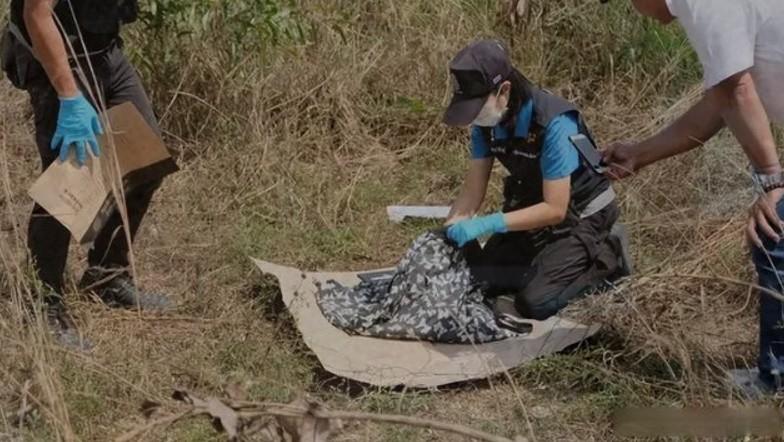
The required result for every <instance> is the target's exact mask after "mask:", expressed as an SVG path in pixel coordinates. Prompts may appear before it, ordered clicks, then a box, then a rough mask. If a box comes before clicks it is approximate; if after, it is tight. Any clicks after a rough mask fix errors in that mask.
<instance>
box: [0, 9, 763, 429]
mask: <svg viewBox="0 0 784 442" xmlns="http://www.w3.org/2000/svg"><path fill="white" fill-rule="evenodd" d="M532 3H533V4H532V6H531V11H530V14H529V15H528V19H527V21H526V22H525V23H523V24H522V25H520V26H519V27H518V28H516V29H513V28H512V27H510V26H509V24H508V23H507V22H506V19H505V17H504V16H503V14H501V12H500V11H501V6H497V5H496V3H495V2H490V1H480V0H471V1H469V0H436V1H431V2H416V1H392V0H382V1H374V2H365V1H341V2H329V1H321V0H319V1H311V2H307V8H305V7H304V5H305V4H306V3H305V2H303V3H302V5H300V6H301V8H300V10H301V12H302V14H303V20H306V21H307V22H308V23H311V24H312V34H311V35H310V37H309V38H308V40H307V41H305V42H302V43H298V44H293V43H292V44H286V45H283V46H279V47H270V48H268V49H267V50H266V51H265V52H263V53H259V54H253V53H249V54H247V56H246V57H244V58H242V59H241V60H240V61H239V62H237V63H235V64H228V63H227V58H226V57H224V56H223V53H222V52H221V50H220V48H221V46H220V44H221V40H220V38H218V36H213V37H214V39H197V40H188V39H183V40H182V48H181V50H180V51H179V52H175V55H176V56H177V57H178V58H176V59H174V60H170V61H168V62H167V63H169V64H167V66H165V68H166V69H164V66H161V67H159V69H160V71H156V67H155V66H156V64H155V60H149V59H144V57H145V54H144V53H139V52H137V51H134V52H133V53H134V54H135V56H136V58H137V62H139V66H142V67H143V68H142V72H143V74H144V76H145V78H148V79H151V80H150V81H148V85H149V86H150V90H151V94H152V96H153V97H154V101H155V104H156V109H157V111H158V112H159V115H160V116H161V120H162V124H163V127H164V128H165V130H166V134H167V142H168V143H169V144H170V145H171V146H173V147H175V148H176V149H177V150H178V151H179V152H180V155H179V156H180V158H179V162H180V165H181V167H182V171H181V172H180V173H178V174H177V175H176V176H173V177H171V179H169V180H168V181H167V183H166V185H165V186H164V188H163V189H162V190H161V191H160V193H159V194H158V195H157V197H156V199H155V202H154V205H153V208H152V210H151V212H150V214H149V215H148V218H147V219H146V221H145V224H144V225H143V228H142V232H141V234H140V235H139V241H138V243H137V245H136V248H135V253H136V263H137V268H138V277H139V279H140V281H141V282H142V284H143V285H145V286H147V287H150V288H154V289H160V290H163V291H166V292H167V293H170V294H171V295H172V296H173V297H174V299H176V300H177V302H178V303H179V305H180V307H179V309H178V310H177V312H176V313H175V314H171V315H165V316H155V315H147V314H145V315H142V316H138V315H137V314H135V313H126V312H117V311H111V310H108V309H106V308H104V307H103V306H100V305H96V304H95V303H93V302H91V301H90V300H89V299H85V298H84V297H83V296H81V295H79V294H78V293H76V292H75V291H74V293H71V294H69V297H68V301H69V303H70V304H71V306H72V307H73V308H74V310H75V312H76V314H77V316H78V318H79V320H80V323H81V324H82V329H83V331H84V333H85V334H86V335H88V336H89V337H90V338H91V339H93V340H94V341H95V343H96V344H97V345H96V350H95V351H94V352H93V353H92V354H90V355H78V354H71V353H66V352H63V351H62V350H61V349H59V348H57V347H54V346H52V345H51V343H50V342H49V341H48V340H47V338H46V336H45V334H43V333H42V331H41V328H40V327H37V326H28V325H26V324H27V323H28V322H29V321H28V320H26V319H25V317H24V313H23V310H22V309H20V307H19V306H20V305H21V303H22V300H23V299H24V298H29V297H33V296H34V293H35V290H34V285H35V283H34V281H33V280H32V279H31V277H30V275H31V272H30V271H29V269H27V268H26V266H25V264H24V263H25V251H24V230H25V226H26V216H27V213H28V211H29V209H30V201H29V200H28V198H27V197H26V195H25V189H26V188H27V187H28V186H29V185H30V184H31V182H32V180H33V179H34V178H35V176H36V174H37V170H38V159H37V156H36V150H35V147H34V145H33V143H32V137H31V136H30V135H29V134H30V129H31V127H30V115H29V114H28V111H27V108H28V106H27V103H26V100H25V97H24V95H23V94H21V93H19V92H18V91H13V90H11V89H10V85H8V84H7V83H5V82H4V83H2V84H0V97H2V99H1V100H0V125H1V126H0V159H1V160H2V161H1V164H0V184H2V191H0V195H2V197H1V198H0V211H1V212H2V215H0V225H2V226H3V231H2V233H0V235H1V236H0V256H2V265H0V291H1V292H2V293H3V294H4V295H5V296H4V298H5V300H4V301H3V302H2V303H0V349H1V350H2V357H0V376H2V380H3V382H2V383H0V440H3V439H4V438H6V437H7V438H10V439H12V440H13V439H14V438H17V437H18V438H21V439H27V440H53V439H65V440H74V439H80V440H101V441H102V440H107V439H109V438H111V437H112V436H116V435H118V434H120V433H122V432H123V431H125V430H127V429H129V428H131V427H132V426H134V425H135V424H137V423H138V422H140V421H141V420H142V418H141V416H140V415H139V413H138V411H137V410H138V407H139V405H140V404H141V403H142V401H143V400H145V399H151V400H157V401H162V402H164V403H168V402H167V395H168V394H169V392H170V391H171V389H172V387H174V386H180V387H184V388H188V389H191V390H194V391H199V392H202V393H205V394H207V393H212V394H219V393H220V391H221V389H222V388H224V387H225V386H226V385H228V384H230V383H235V382H237V383H242V384H244V385H245V388H246V389H247V390H248V392H249V395H250V399H253V400H269V401H286V400H290V399H293V398H294V397H296V396H298V395H300V394H302V393H305V392H306V393H308V394H311V395H313V396H316V397H318V398H320V399H321V400H324V401H326V402H327V403H329V404H330V405H332V406H335V407H338V408H348V409H356V410H365V411H386V412H395V413H405V414H416V415H422V416H427V417H433V418H442V419H446V420H452V421H457V422H461V423H464V424H468V425H472V426H476V427H479V428H482V429H484V430H486V431H493V432H497V433H499V434H505V435H511V434H514V433H519V434H524V435H526V436H528V437H529V438H531V439H533V440H553V439H561V440H574V439H580V440H592V439H593V440H607V439H609V438H611V437H612V434H611V431H610V428H609V420H608V419H607V416H608V414H609V412H610V411H611V410H613V409H614V408H615V407H617V406H620V405H622V404H628V403H635V404H651V403H668V404H670V403H675V404H690V405H696V404H721V403H727V401H732V398H731V397H730V396H729V392H728V391H727V389H726V388H725V387H723V386H722V385H721V383H720V380H721V379H722V374H721V373H720V368H721V367H726V366H728V365H732V364H744V363H748V364H751V365H753V359H752V357H753V355H754V346H755V336H756V321H755V314H754V312H755V304H756V300H755V298H754V296H753V294H752V293H751V292H750V291H749V290H748V288H746V287H743V286H741V285H735V284H726V283H722V282H712V281H706V280H703V279H696V278H683V277H680V276H672V275H684V274H685V275H722V276H724V277H730V278H733V279H737V280H739V281H751V280H752V273H751V269H750V265H749V263H748V258H747V256H746V252H745V249H744V248H743V247H742V238H741V225H742V219H743V218H742V217H743V213H744V208H745V206H746V204H747V203H748V202H749V201H750V200H749V196H748V195H746V194H745V193H744V192H745V189H746V188H747V187H748V186H747V178H746V177H745V173H744V165H745V162H744V160H743V157H742V155H741V154H740V151H739V149H737V147H736V146H735V145H734V142H733V141H732V139H731V138H730V137H728V136H726V135H723V136H722V137H720V139H718V140H715V141H713V142H711V143H709V145H708V146H706V147H705V148H704V149H703V150H702V151H701V152H695V153H692V154H689V155H687V156H685V157H684V158H681V159H678V160H671V161H667V162H664V163H662V164H661V165H658V166H656V167H653V168H651V169H650V170H648V171H646V172H644V173H642V174H641V175H640V176H638V177H635V178H633V179H630V180H628V181H627V182H625V183H622V184H620V185H619V190H620V191H621V192H620V193H621V195H622V205H623V208H624V220H625V222H626V223H627V224H628V225H629V227H630V229H631V232H632V235H633V245H634V252H635V257H636V260H637V267H638V269H639V274H638V277H637V278H635V279H634V280H633V281H631V282H630V283H629V284H628V285H626V286H625V287H624V288H623V289H622V290H620V291H618V292H617V293H613V294H609V295H605V296H601V297H595V298H592V299H590V300H587V301H586V302H584V303H581V304H580V305H578V306H575V308H574V309H573V310H574V314H576V315H580V316H581V317H586V316H587V317H590V318H595V319H599V320H601V321H603V322H604V323H605V324H606V327H605V329H604V331H603V332H602V334H601V336H600V338H599V339H597V340H596V341H595V342H593V343H591V344H590V345H588V346H586V347H585V348H583V349H580V350H577V351H576V352H573V353H568V354H563V355H558V356H554V357H551V358H546V359H543V360H541V361H538V362H537V363H535V364H533V365H532V366H530V367H526V368H525V369H518V370H513V371H512V373H511V375H510V377H508V378H506V377H501V378H498V379H493V380H491V381H490V382H487V383H472V384H468V385H461V386H457V387H455V388H448V389H445V390H443V391H440V392H411V391H387V390H377V389H372V388H360V389H359V391H353V390H355V388H349V387H350V386H346V385H344V384H341V383H340V382H336V381H335V380H334V379H330V377H329V376H328V375H325V374H324V373H323V372H322V371H320V370H319V369H318V367H317V363H316V361H315V360H314V358H313V356H312V355H311V354H310V353H309V352H308V350H307V349H306V348H304V347H303V345H302V344H301V341H300V340H299V338H298V336H297V335H296V332H294V331H293V330H292V329H291V326H290V323H289V322H288V321H287V319H286V318H285V317H279V315H278V314H277V313H276V312H275V309H274V308H273V301H272V291H271V290H270V289H269V287H268V284H267V283H266V281H265V280H263V279H262V278H260V277H259V276H258V275H257V274H256V272H255V271H254V270H253V269H252V268H251V266H250V264H249V262H248V261H247V258H246V257H247V256H248V255H252V256H256V257H260V258H264V259H268V260H273V261H278V262H281V263H284V264H293V265H297V266H301V267H307V268H312V269H345V268H354V269H359V268H372V267H377V266H380V265H388V264H391V263H393V262H394V261H395V260H396V258H397V257H398V256H399V255H400V253H401V251H402V250H403V249H404V248H405V246H406V245H407V243H408V242H409V241H410V240H411V239H412V238H413V237H414V236H416V235H417V233H418V232H420V231H421V230H422V229H423V228H424V227H426V225H423V224H418V225H416V224H415V225H406V226H403V227H401V226H397V225H392V224H390V223H388V222H387V221H386V219H385V213H384V207H385V206H386V205H388V204H393V203H395V204H397V203H433V204H447V203H449V201H450V200H451V199H452V198H453V197H454V196H455V193H456V191H457V189H458V186H459V184H460V179H461V175H462V172H463V169H464V167H465V160H466V158H467V150H466V149H465V143H466V136H465V133H464V132H462V131H457V130H451V129H447V128H445V127H444V126H443V125H441V124H440V112H441V109H442V108H443V106H444V104H445V103H446V100H447V99H448V96H447V94H448V87H447V80H448V78H447V76H446V72H445V66H446V63H447V62H448V60H449V57H450V56H451V55H452V54H453V53H454V52H455V51H456V50H457V49H459V48H460V47H461V46H462V45H463V44H465V43H466V42H468V41H469V40H471V39H472V38H474V37H477V36H483V35H498V36H501V37H503V38H506V39H507V40H512V41H513V51H514V58H515V60H516V61H517V62H518V65H519V67H520V68H521V69H522V70H523V71H524V72H526V73H527V74H528V75H529V77H531V78H532V79H534V80H535V81H537V82H540V83H542V84H543V85H545V86H547V87H549V88H550V89H552V90H554V91H555V92H558V93H561V94H563V95H565V96H567V97H569V98H572V99H574V100H577V101H578V102H579V103H580V104H581V105H582V106H583V107H584V108H585V110H586V114H587V118H588V121H589V122H590V124H591V126H592V128H593V129H594V131H595V132H596V134H597V135H598V137H599V139H601V140H604V141H609V140H611V139H616V138H624V137H638V136H642V135H644V134H646V133H649V132H650V131H652V130H654V129H655V128H656V127H657V126H658V125H659V124H661V123H662V122H664V121H667V120H668V119H671V118H673V117H674V116H675V115H677V114H678V112H679V111H680V110H682V109H683V108H684V106H685V105H686V104H687V103H688V102H689V101H690V100H693V99H694V98H695V97H696V94H697V92H696V89H693V88H690V87H689V85H690V84H692V82H693V81H694V80H695V79H696V78H697V77H698V75H699V72H697V71H695V64H694V60H693V55H692V54H691V53H690V52H689V50H688V48H687V47H686V46H684V45H683V44H682V41H681V40H678V38H677V34H673V33H667V32H661V31H660V30H659V29H658V28H656V27H653V26H651V25H650V24H648V23H644V22H641V21H640V20H639V19H638V18H636V17H634V16H633V15H631V13H630V12H629V11H628V10H627V8H626V5H625V4H615V5H613V6H612V7H611V8H609V9H608V8H605V9H600V8H599V6H598V5H597V4H594V3H593V2H582V1H579V2H578V1H571V0H559V1H552V2H532ZM597 3H598V2H597ZM618 3H621V2H618ZM0 4H2V2H0ZM133 31H135V33H132V35H131V36H130V40H131V41H130V43H129V47H130V48H134V47H137V48H143V47H149V46H150V45H153V44H156V43H155V42H152V41H150V40H148V39H146V37H147V36H145V35H143V33H142V32H139V29H138V27H137V28H136V29H135V30H133ZM133 31H132V32H133ZM512 37H514V38H512ZM206 41H210V42H211V45H206V44H205V42H206ZM132 50H133V49H132ZM173 66H174V67H175V69H173V68H172V67H173ZM162 73H165V74H166V75H163V74H162ZM172 73H174V75H172ZM490 193H491V194H492V195H493V197H492V199H493V200H494V201H495V200H497V194H498V193H499V192H498V182H497V181H496V182H495V183H494V188H492V189H491V191H490ZM73 255H74V258H75V259H72V260H71V266H70V268H69V274H70V275H72V276H73V277H74V278H76V277H78V276H79V272H80V270H81V269H83V267H84V265H85V258H84V252H83V251H81V250H77V249H76V248H74V249H73ZM28 381H29V382H28ZM26 385H27V386H28V387H29V394H26V395H25V394H22V392H23V391H25V388H26V387H25V386H26ZM354 387H356V386H354ZM349 390H352V391H349ZM349 393H350V394H349ZM25 397H26V398H27V399H23V398H25ZM24 400H26V401H28V402H29V403H33V404H34V405H35V406H34V409H35V411H34V412H33V413H30V414H29V415H28V417H27V419H26V420H24V422H23V425H21V426H20V425H14V423H15V422H13V421H14V416H15V414H16V413H17V411H18V410H19V407H20V404H21V403H22V402H24ZM527 421H530V426H529V425H528V424H527ZM167 438H168V439H167ZM157 439H160V440H220V437H219V436H217V435H216V434H215V433H214V431H213V430H212V429H211V428H210V427H209V426H208V425H206V424H202V423H199V422H189V423H187V424H181V425H178V426H175V427H174V428H171V429H169V430H168V432H167V434H161V435H158V436H157ZM341 440H345V441H364V440H387V441H404V440H405V441H407V440H446V439H443V436H439V435H436V434H431V433H429V432H427V431H424V430H413V429H405V428H403V429H401V428H393V427H389V426H384V425H377V424H363V425H352V426H351V427H349V429H348V431H347V432H346V433H345V434H344V435H343V436H342V437H341Z"/></svg>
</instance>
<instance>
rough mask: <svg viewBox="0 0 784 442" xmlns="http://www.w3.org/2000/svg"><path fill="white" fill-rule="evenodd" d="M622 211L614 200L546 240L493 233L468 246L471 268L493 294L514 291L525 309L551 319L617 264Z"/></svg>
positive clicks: (517, 305)
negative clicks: (614, 236) (616, 227)
mask: <svg viewBox="0 0 784 442" xmlns="http://www.w3.org/2000/svg"><path fill="white" fill-rule="evenodd" d="M618 215H619V209H618V206H617V205H616V204H615V203H612V204H610V205H609V206H607V207H605V208H604V209H603V210H601V211H600V212H598V213H596V214H594V215H592V216H590V217H588V218H585V219H583V220H580V221H579V222H578V224H577V225H576V226H575V227H574V228H572V229H571V230H570V231H569V232H568V233H566V234H563V235H560V236H558V237H552V238H549V239H548V240H545V241H544V243H543V244H540V242H541V241H535V240H534V238H533V237H532V235H531V234H529V233H528V232H511V233H505V234H497V235H493V236H492V237H491V238H490V239H489V240H488V242H487V244H486V245H485V247H484V248H480V247H479V245H478V244H477V243H474V244H472V245H470V246H469V249H467V256H468V259H469V263H470V265H471V267H472V272H473V274H474V276H475V277H476V278H477V279H478V280H479V281H481V282H482V283H484V284H485V285H486V286H487V287H488V291H489V293H490V296H498V295H508V294H512V295H514V297H515V308H516V309H517V311H518V312H519V313H520V314H521V315H523V316H525V317H527V318H531V319H537V320H543V319H546V318H548V317H550V316H552V315H554V314H556V313H557V312H558V311H559V310H560V309H562V308H563V307H565V306H566V305H567V304H568V303H569V301H572V300H574V299H575V298H577V297H579V296H580V295H582V294H584V293H585V292H586V291H587V290H590V289H591V288H593V287H596V286H597V285H598V284H599V283H601V282H602V281H603V280H604V279H605V278H607V277H609V276H611V275H612V274H613V273H615V272H616V271H617V270H618V267H619V257H618V251H617V247H615V246H614V245H613V244H612V242H611V241H612V240H611V239H610V238H609V235H610V230H611V229H612V226H613V224H614V223H615V221H616V220H617V219H618Z"/></svg>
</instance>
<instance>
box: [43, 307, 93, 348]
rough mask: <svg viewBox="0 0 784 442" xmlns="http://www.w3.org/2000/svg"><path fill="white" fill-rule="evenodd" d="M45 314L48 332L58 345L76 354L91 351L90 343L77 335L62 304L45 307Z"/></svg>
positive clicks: (71, 319)
mask: <svg viewBox="0 0 784 442" xmlns="http://www.w3.org/2000/svg"><path fill="white" fill-rule="evenodd" d="M45 314H46V324H47V326H48V327H49V332H50V333H51V334H52V337H53V338H54V340H55V342H56V343H57V344H58V345H60V346H62V347H64V348H66V349H69V350H73V351H78V352H89V351H90V350H92V349H93V344H92V342H90V340H89V339H87V338H85V337H84V336H82V335H81V334H79V331H78V330H77V328H76V324H75V323H74V321H73V318H71V315H70V314H69V313H68V311H67V310H66V308H65V306H64V305H63V304H60V303H55V304H49V305H47V306H46V312H45Z"/></svg>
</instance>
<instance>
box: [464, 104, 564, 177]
mask: <svg viewBox="0 0 784 442" xmlns="http://www.w3.org/2000/svg"><path fill="white" fill-rule="evenodd" d="M533 113H534V104H533V101H532V100H528V102H526V103H525V104H524V105H523V107H522V108H520V112H518V113H517V122H516V124H515V136H516V137H519V138H525V137H527V136H528V131H529V129H530V128H531V120H532V118H533ZM506 132H507V131H506V129H505V128H503V127H501V126H500V125H499V126H495V127H494V128H493V136H494V137H495V138H496V139H498V140H503V139H506V138H508V137H509V134H507V133H506ZM578 133H579V129H578V127H577V115H576V114H575V113H573V112H568V113H565V114H561V115H559V116H557V117H555V118H554V119H553V120H552V121H551V122H550V124H548V125H547V127H546V128H545V135H544V143H543V146H542V156H541V159H540V162H541V168H542V178H544V179H546V180H558V179H561V178H565V177H567V176H569V175H571V174H572V173H573V172H574V171H575V170H577V168H578V167H579V166H580V157H579V154H578V153H577V149H576V148H575V147H574V145H572V142H571V141H570V140H569V137H570V136H572V135H576V134H578ZM471 157H472V158H474V159H481V158H490V157H492V154H491V153H490V147H489V146H488V145H487V142H486V141H485V139H484V137H483V136H482V131H481V129H480V128H479V127H476V126H474V127H473V128H472V129H471Z"/></svg>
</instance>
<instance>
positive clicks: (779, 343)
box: [751, 199, 784, 386]
mask: <svg viewBox="0 0 784 442" xmlns="http://www.w3.org/2000/svg"><path fill="white" fill-rule="evenodd" d="M776 212H777V213H778V215H779V217H781V218H782V219H784V199H782V200H781V201H779V203H778V204H777V206H776ZM757 233H758V235H759V236H760V238H761V239H762V242H763V247H764V250H763V249H759V248H757V247H754V248H753V250H752V253H751V259H752V261H753V262H754V266H755V267H756V269H757V275H758V277H759V285H760V286H761V287H764V288H766V289H770V290H772V291H774V292H776V293H784V240H783V241H781V242H779V243H776V242H775V241H773V240H772V239H770V238H768V237H767V236H766V235H765V234H764V233H762V232H759V231H758V232H757ZM759 346H760V347H759V359H758V360H757V364H758V365H759V371H760V378H761V379H762V380H763V381H764V382H765V383H767V384H768V385H770V386H775V377H774V376H773V374H772V373H771V370H773V369H777V370H781V369H780V368H779V366H782V365H784V364H783V363H784V303H782V302H781V301H779V300H778V299H776V298H774V297H772V296H770V294H766V293H764V292H762V293H760V329H759ZM781 374H782V375H784V372H782V373H781Z"/></svg>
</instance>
